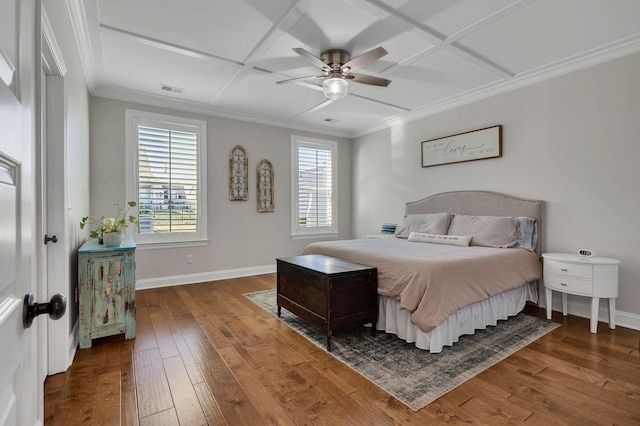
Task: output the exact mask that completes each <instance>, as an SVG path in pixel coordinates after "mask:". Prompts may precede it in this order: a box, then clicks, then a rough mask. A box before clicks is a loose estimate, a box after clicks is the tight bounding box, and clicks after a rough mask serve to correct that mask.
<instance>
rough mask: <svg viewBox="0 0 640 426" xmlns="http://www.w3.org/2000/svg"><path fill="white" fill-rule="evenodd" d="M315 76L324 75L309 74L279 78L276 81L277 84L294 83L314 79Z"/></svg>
mask: <svg viewBox="0 0 640 426" xmlns="http://www.w3.org/2000/svg"><path fill="white" fill-rule="evenodd" d="M317 78H325V76H324V75H309V76H307V77H297V78H290V79H288V80H280V81H276V83H277V84H287V83H295V82H298V81H302V80H314V79H317Z"/></svg>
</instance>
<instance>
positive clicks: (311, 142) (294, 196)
mask: <svg viewBox="0 0 640 426" xmlns="http://www.w3.org/2000/svg"><path fill="white" fill-rule="evenodd" d="M299 147H309V148H316V149H317V148H320V149H326V150H328V151H331V186H332V194H331V195H332V197H331V198H332V199H331V216H332V219H333V223H332V225H331V226H327V227H316V228H306V227H301V226H298V219H297V218H298V193H299V188H298V185H299V182H298V177H299V173H298V148H299ZM337 236H338V142H336V141H332V140H326V139H316V138H308V137H304V136H297V135H292V136H291V238H292V239H294V240H296V239H305V238H317V237H326V238H328V237H337Z"/></svg>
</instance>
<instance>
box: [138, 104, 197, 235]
mask: <svg viewBox="0 0 640 426" xmlns="http://www.w3.org/2000/svg"><path fill="white" fill-rule="evenodd" d="M205 147H206V123H205V122H204V121H200V120H190V119H186V118H179V117H171V116H166V115H160V114H153V113H147V112H142V111H134V110H127V148H128V149H127V154H128V155H127V200H135V201H136V202H137V203H138V205H137V208H138V218H139V219H140V229H139V230H138V231H137V233H136V234H134V237H135V239H136V242H137V243H139V244H152V243H162V244H165V245H166V244H187V243H188V244H194V243H196V244H198V242H199V243H200V244H203V243H204V242H205V241H206V238H207V232H206V217H207V216H206V205H207V203H206V193H207V192H206V186H205V183H206V164H205V161H206V160H205V159H206V150H205Z"/></svg>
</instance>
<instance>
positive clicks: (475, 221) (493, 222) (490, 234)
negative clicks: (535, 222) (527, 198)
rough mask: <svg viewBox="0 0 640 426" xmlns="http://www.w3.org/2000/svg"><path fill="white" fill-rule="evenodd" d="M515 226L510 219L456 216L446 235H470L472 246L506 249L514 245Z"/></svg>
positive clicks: (515, 221)
mask: <svg viewBox="0 0 640 426" xmlns="http://www.w3.org/2000/svg"><path fill="white" fill-rule="evenodd" d="M517 224H518V222H517V220H516V219H515V218H512V217H501V216H467V215H462V214H456V215H454V216H453V219H451V226H449V232H448V234H450V235H470V236H472V237H473V238H472V239H471V245H472V246H485V247H499V248H507V247H513V246H515V244H516V234H517Z"/></svg>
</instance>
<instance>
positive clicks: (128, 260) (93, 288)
mask: <svg viewBox="0 0 640 426" xmlns="http://www.w3.org/2000/svg"><path fill="white" fill-rule="evenodd" d="M135 253H136V245H135V243H134V242H133V240H132V239H131V237H129V236H126V237H125V238H124V241H123V242H122V244H121V245H120V247H105V246H104V245H102V244H98V240H97V239H95V238H92V239H90V240H88V241H87V242H86V243H84V244H83V245H82V247H80V249H79V250H78V278H79V281H80V282H79V287H78V292H79V294H78V296H79V309H80V348H82V349H84V348H90V347H91V340H92V339H96V338H98V337H105V336H112V335H114V334H122V333H124V337H125V339H133V338H135V337H136V258H135Z"/></svg>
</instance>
